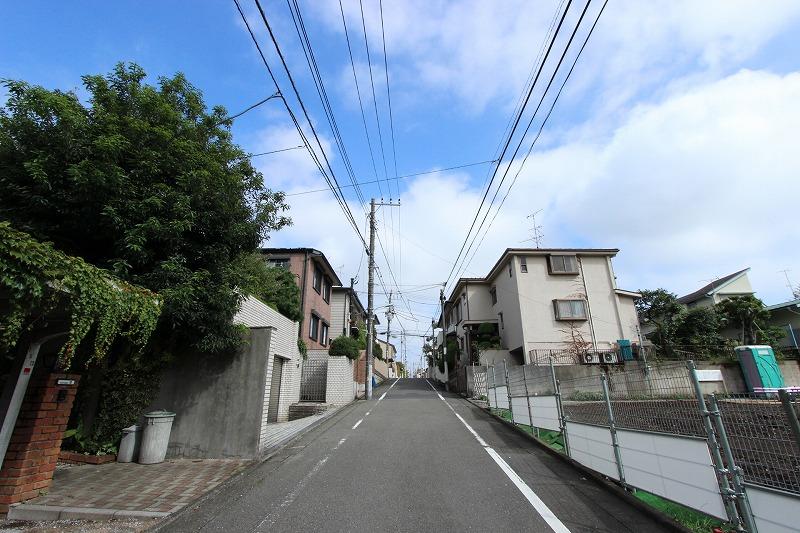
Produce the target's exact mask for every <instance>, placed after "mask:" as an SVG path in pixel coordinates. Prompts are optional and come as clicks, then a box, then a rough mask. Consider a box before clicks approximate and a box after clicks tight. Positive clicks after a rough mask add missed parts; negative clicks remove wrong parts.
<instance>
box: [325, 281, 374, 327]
mask: <svg viewBox="0 0 800 533" xmlns="http://www.w3.org/2000/svg"><path fill="white" fill-rule="evenodd" d="M366 322H367V311H366V310H365V309H364V306H363V305H362V303H361V300H359V298H358V294H357V293H356V291H355V290H353V289H351V288H350V287H334V288H333V295H332V296H331V338H332V339H335V338H336V337H339V336H341V335H346V336H347V335H349V336H351V337H358V332H359V329H360V328H363V327H364V325H365V324H366Z"/></svg>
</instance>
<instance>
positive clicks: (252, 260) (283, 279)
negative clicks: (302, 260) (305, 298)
mask: <svg viewBox="0 0 800 533" xmlns="http://www.w3.org/2000/svg"><path fill="white" fill-rule="evenodd" d="M234 268H235V269H236V270H237V271H238V272H239V275H240V276H241V284H240V286H239V287H240V289H241V290H242V291H243V292H245V293H247V294H252V295H253V296H255V297H256V298H258V299H259V300H261V301H262V302H264V303H265V304H267V305H269V306H270V307H272V308H273V309H275V310H276V311H278V312H279V313H281V314H282V315H283V316H285V317H287V318H290V319H291V320H294V321H295V322H300V321H301V320H303V312H302V311H301V310H300V287H298V286H297V282H296V281H295V277H294V274H292V272H291V271H290V270H288V269H286V268H277V267H271V266H269V265H267V262H266V261H264V258H263V257H262V256H261V254H259V253H252V254H243V255H242V256H240V257H239V259H238V260H237V261H236V264H235V265H234Z"/></svg>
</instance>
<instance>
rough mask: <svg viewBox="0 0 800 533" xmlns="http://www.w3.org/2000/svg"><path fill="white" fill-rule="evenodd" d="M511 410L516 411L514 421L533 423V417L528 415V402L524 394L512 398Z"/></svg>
mask: <svg viewBox="0 0 800 533" xmlns="http://www.w3.org/2000/svg"><path fill="white" fill-rule="evenodd" d="M511 410H512V411H513V412H514V423H516V424H525V425H526V426H530V425H531V418H530V416H529V415H528V402H527V398H525V397H524V396H517V397H512V398H511Z"/></svg>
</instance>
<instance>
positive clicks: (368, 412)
mask: <svg viewBox="0 0 800 533" xmlns="http://www.w3.org/2000/svg"><path fill="white" fill-rule="evenodd" d="M371 412H372V411H367V413H366V414H365V415H364V416H369V414H370V413H371Z"/></svg>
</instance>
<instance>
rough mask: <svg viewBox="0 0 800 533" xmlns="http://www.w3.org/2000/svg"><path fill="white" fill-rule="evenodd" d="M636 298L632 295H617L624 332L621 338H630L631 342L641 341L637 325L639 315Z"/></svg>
mask: <svg viewBox="0 0 800 533" xmlns="http://www.w3.org/2000/svg"><path fill="white" fill-rule="evenodd" d="M634 301H635V299H634V298H632V297H630V296H621V295H617V302H618V304H619V316H620V322H621V324H622V332H623V334H624V336H623V337H620V339H628V340H629V341H631V342H635V343H638V342H639V334H638V333H637V331H636V326H637V325H638V324H639V315H638V314H637V313H636V306H635V305H634Z"/></svg>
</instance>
